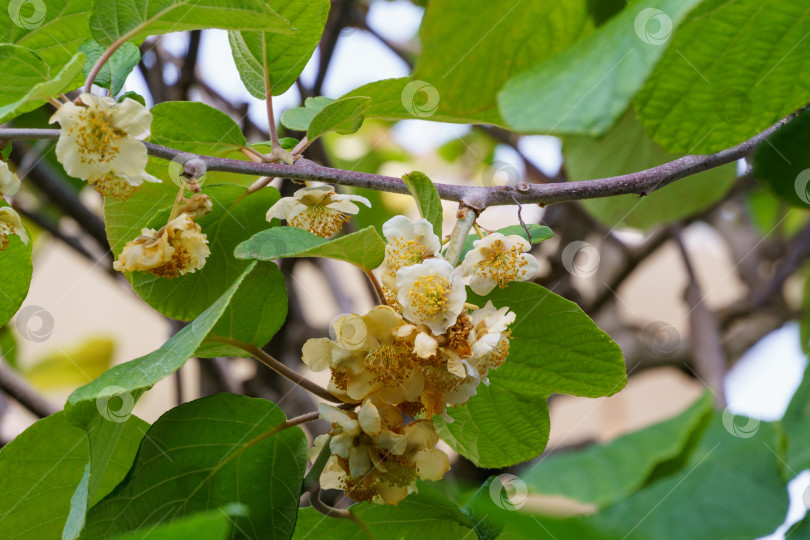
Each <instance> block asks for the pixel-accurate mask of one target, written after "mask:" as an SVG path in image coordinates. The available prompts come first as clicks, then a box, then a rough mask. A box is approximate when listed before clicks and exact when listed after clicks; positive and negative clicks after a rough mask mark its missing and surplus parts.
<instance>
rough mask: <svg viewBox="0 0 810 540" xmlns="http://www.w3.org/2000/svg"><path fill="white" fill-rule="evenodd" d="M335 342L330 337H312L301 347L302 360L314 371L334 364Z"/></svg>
mask: <svg viewBox="0 0 810 540" xmlns="http://www.w3.org/2000/svg"><path fill="white" fill-rule="evenodd" d="M334 347H335V342H334V341H332V340H331V339H329V338H312V339H308V340H307V341H306V343H304V347H303V348H302V349H301V352H302V358H301V360H303V361H304V363H305V364H306V365H307V366H308V367H309V369H311V370H312V371H323V370H325V369H326V368H328V367H331V366H332V349H334Z"/></svg>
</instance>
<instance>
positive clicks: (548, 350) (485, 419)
mask: <svg viewBox="0 0 810 540" xmlns="http://www.w3.org/2000/svg"><path fill="white" fill-rule="evenodd" d="M486 300H492V303H493V304H494V305H495V307H498V308H500V307H504V306H508V307H509V309H510V310H511V311H513V312H514V313H515V314H516V316H517V317H516V320H515V322H514V323H513V324H512V326H511V327H510V329H511V331H512V337H511V338H510V351H509V356H508V357H507V359H506V361H505V362H504V364H503V365H502V366H500V367H499V368H497V369H496V370H492V371H491V372H490V373H489V379H490V386H489V387H486V386H479V388H478V394H477V395H476V396H474V397H473V398H472V399H471V400H470V401H469V402H468V403H467V404H466V405H465V406H464V407H459V408H455V409H449V410H448V414H449V415H450V416H451V417H452V418H453V422H452V423H448V422H446V421H444V420H442V419H437V420H436V425H437V429H438V431H439V434H440V436H441V437H442V438H443V439H444V440H445V441H446V442H447V443H448V444H449V445H450V446H451V447H452V448H453V449H454V450H455V451H457V452H459V453H460V454H461V455H463V456H464V457H466V458H468V459H470V460H471V461H472V462H473V463H475V464H476V465H478V466H482V467H491V468H496V467H507V466H510V465H515V464H516V463H519V462H521V461H526V460H528V459H531V458H533V457H536V456H537V455H539V454H540V453H541V452H542V451H543V449H544V448H545V445H546V442H547V440H548V405H547V404H546V400H547V399H548V396H550V395H551V394H573V395H578V396H587V397H599V396H606V395H612V394H614V393H616V392H618V391H619V390H621V389H622V388H623V387H624V385H625V382H626V377H625V371H624V361H623V359H622V354H621V350H620V349H619V347H618V346H617V345H616V344H615V343H614V342H613V341H612V340H611V339H610V338H609V337H608V336H607V335H606V334H605V333H604V332H602V330H600V329H599V328H598V327H597V326H596V324H594V322H593V321H592V320H591V319H590V318H589V317H588V316H587V315H585V313H584V312H583V311H582V310H581V309H580V308H579V306H577V305H576V304H575V303H573V302H571V301H569V300H566V299H564V298H562V297H560V296H557V295H556V294H554V293H552V292H550V291H548V290H546V289H544V288H543V287H541V286H539V285H537V284H535V283H518V282H516V283H511V284H510V285H509V286H508V287H507V288H505V289H495V291H493V292H492V293H491V294H490V295H489V296H487V297H486V298H481V297H478V296H476V295H473V294H470V295H469V296H468V301H469V302H472V303H474V304H477V305H479V306H483V305H484V304H485V303H486Z"/></svg>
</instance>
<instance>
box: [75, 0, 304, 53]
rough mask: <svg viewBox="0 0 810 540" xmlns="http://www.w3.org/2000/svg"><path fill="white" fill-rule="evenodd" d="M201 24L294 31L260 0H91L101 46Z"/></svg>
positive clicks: (94, 28) (93, 23) (92, 20)
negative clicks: (125, 0) (224, 0)
mask: <svg viewBox="0 0 810 540" xmlns="http://www.w3.org/2000/svg"><path fill="white" fill-rule="evenodd" d="M200 28H222V29H224V30H258V31H262V32H279V33H282V34H291V33H292V32H293V30H292V28H291V27H290V23H289V22H288V21H287V20H286V19H284V18H283V17H281V16H280V15H279V14H278V13H276V12H275V11H273V10H272V9H271V8H270V7H269V6H268V4H267V2H264V1H263V0H229V1H227V2H223V1H221V0H128V1H127V2H125V3H124V2H118V1H112V2H111V1H109V0H93V11H92V13H91V15H90V30H91V31H92V33H93V37H94V38H95V39H96V41H98V42H99V43H101V44H102V45H104V46H109V45H110V44H112V43H113V42H115V41H117V40H120V39H122V38H123V39H125V40H132V41H141V40H143V39H144V38H146V37H147V36H152V35H156V34H167V33H169V32H180V31H182V30H197V29H200Z"/></svg>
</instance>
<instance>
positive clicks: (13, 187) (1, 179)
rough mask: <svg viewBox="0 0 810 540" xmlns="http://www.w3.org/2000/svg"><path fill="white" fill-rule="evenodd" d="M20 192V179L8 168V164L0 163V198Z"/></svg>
mask: <svg viewBox="0 0 810 540" xmlns="http://www.w3.org/2000/svg"><path fill="white" fill-rule="evenodd" d="M19 190H20V179H19V178H17V175H16V174H14V173H13V172H11V169H9V168H8V163H6V162H5V161H0V198H2V197H8V196H9V195H14V194H15V193H17V191H19Z"/></svg>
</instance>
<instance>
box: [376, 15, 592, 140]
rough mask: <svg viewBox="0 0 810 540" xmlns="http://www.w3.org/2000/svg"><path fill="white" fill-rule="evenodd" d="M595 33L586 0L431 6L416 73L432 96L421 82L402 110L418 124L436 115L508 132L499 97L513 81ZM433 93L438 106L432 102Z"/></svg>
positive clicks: (401, 97)
mask: <svg viewBox="0 0 810 540" xmlns="http://www.w3.org/2000/svg"><path fill="white" fill-rule="evenodd" d="M590 29H591V22H590V20H589V18H588V14H587V7H586V3H585V2H582V1H579V0H562V1H558V2H523V1H522V0H502V1H500V2H492V1H489V0H449V1H445V2H433V3H430V4H429V5H428V8H427V11H426V12H425V16H424V19H423V21H422V26H421V30H420V32H419V38H420V42H421V45H422V54H421V55H420V57H419V61H418V63H417V66H416V69H415V70H414V78H415V79H416V81H423V82H424V83H427V84H428V85H429V86H430V89H427V88H424V87H423V88H420V85H421V83H420V82H416V84H412V85H411V86H410V87H405V88H403V92H404V93H400V94H398V95H397V101H398V102H399V107H400V108H401V109H402V110H403V111H405V112H408V113H409V114H410V115H411V117H416V118H419V117H423V118H430V119H431V120H434V118H433V117H432V116H431V111H432V110H433V111H435V113H436V114H437V115H441V116H444V117H446V116H450V117H455V118H456V119H457V120H456V121H467V120H470V119H475V120H476V123H482V122H484V123H493V124H501V125H502V124H503V121H502V120H501V117H500V115H499V114H498V110H497V105H496V94H497V92H498V90H500V89H501V87H502V86H503V85H504V83H505V82H506V81H507V79H509V78H510V77H512V76H513V75H515V74H517V73H519V72H521V71H524V70H526V69H528V68H530V67H532V66H534V65H536V64H538V63H539V62H542V61H543V60H546V59H549V58H551V57H553V56H554V55H556V54H558V53H560V52H562V51H564V50H565V49H566V48H568V47H569V46H571V45H572V44H573V43H574V42H576V41H577V40H578V39H579V38H580V37H581V36H582V35H583V34H586V33H587V32H588V31H590ZM421 92H424V93H425V95H424V98H423V97H422V94H421ZM428 92H429V93H430V94H428ZM434 93H435V95H436V96H437V99H436V100H432V99H430V98H431V97H432V94H434ZM368 95H371V94H368ZM433 101H435V105H434V104H433V103H432V102H433ZM406 108H407V109H410V111H408V110H407V109H406ZM422 115H425V116H422Z"/></svg>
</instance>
